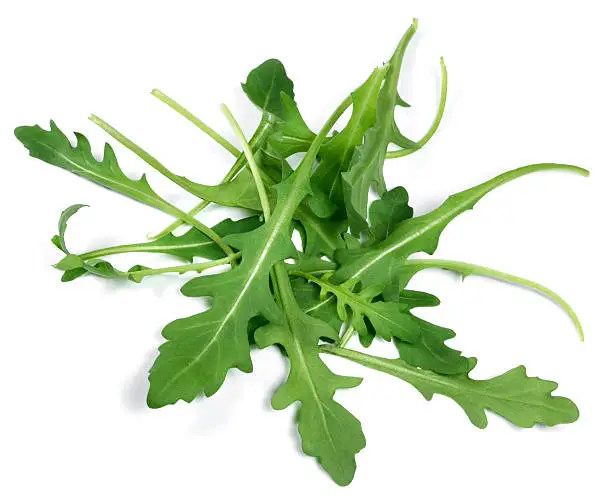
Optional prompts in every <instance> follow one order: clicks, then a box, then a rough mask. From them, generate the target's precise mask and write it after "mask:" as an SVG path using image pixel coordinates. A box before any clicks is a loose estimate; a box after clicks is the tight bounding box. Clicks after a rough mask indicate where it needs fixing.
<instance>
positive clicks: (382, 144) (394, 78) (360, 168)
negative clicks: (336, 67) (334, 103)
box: [342, 20, 417, 233]
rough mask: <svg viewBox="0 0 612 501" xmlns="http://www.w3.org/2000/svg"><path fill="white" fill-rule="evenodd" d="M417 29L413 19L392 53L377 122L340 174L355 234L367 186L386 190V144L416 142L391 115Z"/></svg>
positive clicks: (360, 225) (364, 211)
mask: <svg viewBox="0 0 612 501" xmlns="http://www.w3.org/2000/svg"><path fill="white" fill-rule="evenodd" d="M416 29H417V23H416V20H415V21H414V22H413V24H412V26H411V27H410V28H409V29H408V31H407V32H406V33H405V34H404V36H403V37H402V39H401V40H400V43H399V44H398V46H397V49H396V50H395V52H394V53H393V56H392V57H391V60H390V61H389V63H388V69H387V73H386V75H385V82H384V84H383V86H382V89H381V90H380V94H379V96H378V102H377V105H376V122H375V124H374V126H373V127H371V128H370V129H369V130H368V131H367V132H366V133H365V138H364V144H363V146H360V147H358V148H357V149H356V150H355V154H354V155H353V157H352V160H351V163H350V165H349V167H348V169H347V171H346V172H344V173H343V174H342V180H343V193H344V201H345V204H346V212H347V215H348V218H349V223H350V227H351V230H352V231H353V232H354V233H359V232H361V231H364V230H365V229H366V228H367V222H366V214H367V204H368V192H369V189H370V186H372V185H374V187H375V188H376V190H377V191H378V194H379V195H382V194H383V193H384V192H385V191H386V188H385V180H384V178H383V175H382V167H383V163H384V161H385V157H386V155H387V148H388V146H389V144H390V143H395V144H397V145H398V146H400V147H402V148H406V147H416V143H414V142H413V141H410V140H409V139H407V138H405V137H404V136H403V135H402V134H401V133H400V132H399V129H398V127H397V124H396V122H395V116H394V111H395V107H396V106H397V103H398V92H397V84H398V82H399V75H400V70H401V66H402V60H403V58H404V53H405V52H406V48H407V47H408V44H409V42H410V40H411V39H412V37H413V36H414V34H415V32H416ZM402 104H403V101H402Z"/></svg>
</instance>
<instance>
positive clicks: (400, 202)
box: [370, 186, 413, 242]
mask: <svg viewBox="0 0 612 501" xmlns="http://www.w3.org/2000/svg"><path fill="white" fill-rule="evenodd" d="M412 213H413V211H412V207H410V206H409V205H408V192H407V191H406V189H405V188H404V187H403V186H398V187H397V188H393V189H392V190H391V191H387V192H386V193H383V195H382V197H381V198H380V200H376V201H374V202H372V205H370V231H371V233H372V236H373V241H374V242H380V241H381V240H384V239H385V238H387V237H388V236H389V235H390V234H391V233H392V232H393V230H395V228H397V226H398V225H399V223H401V222H402V221H405V220H406V219H410V218H411V217H412Z"/></svg>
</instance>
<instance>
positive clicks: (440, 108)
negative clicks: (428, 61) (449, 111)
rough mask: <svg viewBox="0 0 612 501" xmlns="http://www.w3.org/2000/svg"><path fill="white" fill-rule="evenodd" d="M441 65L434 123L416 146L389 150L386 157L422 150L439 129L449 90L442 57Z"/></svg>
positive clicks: (402, 155) (395, 156)
mask: <svg viewBox="0 0 612 501" xmlns="http://www.w3.org/2000/svg"><path fill="white" fill-rule="evenodd" d="M440 66H441V68H442V88H441V91H440V101H439V103H438V111H437V112H436V116H435V118H434V121H433V123H432V124H431V126H430V127H429V130H428V131H427V133H426V134H425V135H424V136H423V137H422V138H421V139H420V140H419V141H417V143H416V147H414V148H406V149H401V150H395V151H389V152H387V155H386V158H399V157H404V156H406V155H410V154H411V153H414V152H415V151H418V150H420V149H421V148H422V147H423V146H425V145H426V144H427V143H428V142H429V140H430V139H431V138H432V137H433V135H434V134H435V133H436V131H437V130H438V127H439V126H440V122H441V121H442V116H443V115H444V109H445V108H446V95H447V91H448V72H447V71H446V65H445V64H444V58H442V57H441V58H440Z"/></svg>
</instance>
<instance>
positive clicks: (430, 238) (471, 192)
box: [334, 164, 588, 297]
mask: <svg viewBox="0 0 612 501" xmlns="http://www.w3.org/2000/svg"><path fill="white" fill-rule="evenodd" d="M547 170H567V171H570V172H574V173H576V174H581V175H583V176H586V175H588V171H586V170H584V169H581V168H579V167H575V166H572V165H564V164H534V165H528V166H526V167H520V168H518V169H514V170H512V171H508V172H505V173H504V174H500V175H499V176H497V177H494V178H493V179H491V180H489V181H486V182H485V183H482V184H480V185H478V186H475V187H474V188H470V189H468V190H465V191H462V192H460V193H457V194H455V195H452V196H451V197H449V198H448V199H447V200H446V201H445V202H444V203H443V204H442V205H441V206H440V207H438V208H437V209H435V210H433V211H432V212H430V213H429V214H426V215H424V216H419V217H415V218H411V219H407V220H405V221H403V222H402V223H400V224H399V225H398V226H397V227H396V229H395V230H394V231H393V232H392V233H391V234H390V235H389V236H388V237H387V238H385V239H384V240H382V241H380V242H378V243H376V244H374V245H372V246H370V247H362V248H359V249H346V250H345V249H341V250H339V251H338V252H336V255H335V257H336V261H337V262H338V263H339V265H340V267H339V269H338V271H337V272H336V274H335V276H334V281H335V282H336V283H342V282H346V281H349V280H357V279H359V280H360V281H361V282H362V283H363V284H364V286H365V287H368V286H370V285H376V284H381V283H383V284H390V285H389V287H388V289H387V294H388V295H389V296H390V297H397V294H398V292H399V289H400V287H399V285H398V277H397V272H398V270H399V269H400V266H401V265H402V264H403V263H404V261H405V260H406V258H407V257H408V256H410V255H411V254H414V253H416V252H427V253H428V254H433V252H434V251H435V250H436V247H437V246H438V239H439V238H440V234H441V233H442V231H443V230H444V228H446V226H447V225H448V224H449V223H450V222H451V221H452V220H453V219H454V218H456V217H457V216H458V215H460V214H461V213H463V212H465V211H467V210H470V209H472V208H473V207H474V205H476V203H477V202H478V201H479V200H480V199H481V198H482V197H484V196H485V195H486V194H487V193H489V192H490V191H492V190H494V189H495V188H498V187H499V186H502V185H504V184H506V183H507V182H509V181H512V180H514V179H517V178H519V177H522V176H524V175H527V174H531V173H534V172H540V171H547Z"/></svg>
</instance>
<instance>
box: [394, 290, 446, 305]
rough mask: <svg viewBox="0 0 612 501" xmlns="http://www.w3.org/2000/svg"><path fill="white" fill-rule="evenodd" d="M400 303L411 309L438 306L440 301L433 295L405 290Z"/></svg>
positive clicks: (401, 294) (400, 297) (400, 294)
mask: <svg viewBox="0 0 612 501" xmlns="http://www.w3.org/2000/svg"><path fill="white" fill-rule="evenodd" d="M399 302H400V303H401V304H403V305H404V306H405V307H408V308H409V309H412V308H427V307H431V306H438V305H439V304H440V300H439V299H438V298H437V297H436V296H434V295H433V294H428V293H427V292H421V291H411V290H408V289H405V290H403V291H400V293H399Z"/></svg>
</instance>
